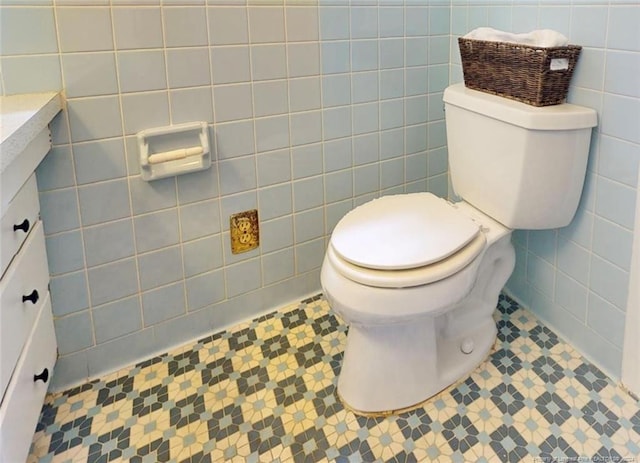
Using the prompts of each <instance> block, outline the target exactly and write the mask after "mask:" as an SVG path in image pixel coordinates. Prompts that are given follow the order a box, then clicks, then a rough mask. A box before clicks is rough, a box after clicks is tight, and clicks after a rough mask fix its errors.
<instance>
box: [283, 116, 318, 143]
mask: <svg viewBox="0 0 640 463" xmlns="http://www.w3.org/2000/svg"><path fill="white" fill-rule="evenodd" d="M289 123H290V126H291V145H292V146H298V145H307V144H309V143H316V142H319V141H320V140H321V139H322V114H321V112H320V111H310V112H304V113H297V114H291V115H290V116H289Z"/></svg>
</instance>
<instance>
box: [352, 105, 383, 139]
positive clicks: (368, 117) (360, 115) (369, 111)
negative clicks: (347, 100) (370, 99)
mask: <svg viewBox="0 0 640 463" xmlns="http://www.w3.org/2000/svg"><path fill="white" fill-rule="evenodd" d="M378 124H379V117H378V103H377V102H375V103H365V104H361V105H355V106H353V134H354V135H358V134H362V133H369V132H375V131H377V130H378V129H379V125H378Z"/></svg>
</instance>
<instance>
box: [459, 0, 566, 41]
mask: <svg viewBox="0 0 640 463" xmlns="http://www.w3.org/2000/svg"><path fill="white" fill-rule="evenodd" d="M537 23H538V11H537V7H534V6H516V7H514V8H513V11H512V13H511V31H512V32H518V33H525V32H529V31H532V30H535V28H536V27H537ZM475 27H478V25H473V26H472V25H471V23H469V30H472V29H474V28H475ZM572 43H573V42H572Z"/></svg>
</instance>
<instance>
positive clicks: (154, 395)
mask: <svg viewBox="0 0 640 463" xmlns="http://www.w3.org/2000/svg"><path fill="white" fill-rule="evenodd" d="M495 318H496V322H497V324H498V328H499V338H498V340H497V341H496V346H495V351H494V352H493V354H492V355H491V356H490V357H489V359H488V360H487V361H486V362H484V363H483V364H481V365H480V366H479V367H478V368H477V369H476V370H475V371H474V372H473V373H472V374H471V375H470V377H468V378H467V379H465V380H464V381H463V382H461V383H459V384H458V385H457V386H453V387H451V388H449V389H448V390H445V391H443V392H442V393H441V394H439V395H438V396H436V397H435V398H433V399H431V400H429V401H427V402H426V403H425V404H424V406H423V407H421V408H418V409H417V410H414V411H412V412H407V413H403V414H401V415H399V416H390V417H386V418H365V417H359V416H356V415H354V414H353V413H351V412H349V411H347V410H346V409H345V408H344V407H343V406H342V405H341V403H340V402H339V401H338V400H337V399H336V393H335V385H336V378H337V377H336V375H337V374H338V373H339V371H340V363H341V357H342V351H343V348H344V342H345V336H346V331H347V329H346V327H345V326H344V325H342V324H341V323H340V322H339V321H338V320H337V319H336V318H335V317H334V316H333V314H332V313H331V311H330V309H329V307H328V304H327V303H326V301H325V300H324V299H322V297H320V296H317V297H315V298H311V299H308V300H305V301H303V302H302V303H300V304H296V305H293V306H289V307H286V308H284V309H282V310H280V311H277V312H274V313H272V314H269V315H266V316H263V317H261V318H258V319H256V320H254V321H251V322H248V323H244V324H242V325H238V326H236V327H234V328H233V329H231V330H228V331H224V332H221V333H217V334H215V335H213V336H210V337H207V338H205V339H202V340H200V341H199V342H197V343H196V344H195V345H190V346H186V347H184V348H182V349H179V350H177V351H175V352H171V353H169V354H165V355H162V356H160V357H156V358H153V359H151V360H148V361H146V362H143V363H141V364H139V365H136V366H135V367H133V368H129V369H125V370H122V371H119V372H117V373H115V374H113V375H111V376H109V377H107V378H104V379H101V380H98V381H94V382H92V383H90V384H86V385H83V386H81V387H78V388H75V389H73V390H70V391H66V392H64V393H58V394H52V395H49V396H48V397H47V399H46V404H45V406H44V407H43V410H42V415H41V417H40V423H39V424H38V428H37V430H36V433H35V436H34V440H33V445H32V449H31V455H30V456H29V459H28V461H29V462H80V461H82V462H84V461H88V462H91V463H95V462H108V461H123V460H124V461H131V462H140V463H143V462H150V463H156V462H165V461H167V462H192V463H197V462H203V463H204V462H222V461H241V462H289V461H294V462H316V461H339V462H347V461H353V462H360V461H391V462H405V461H406V462H412V461H420V462H422V461H454V462H466V461H476V462H481V461H490V462H494V461H496V462H498V461H507V462H516V461H530V462H536V461H537V462H550V461H556V462H569V461H583V462H584V461H607V462H614V461H640V403H638V402H637V401H634V400H633V399H632V398H631V397H630V396H629V395H627V394H626V393H625V392H624V391H622V390H621V389H620V388H619V387H617V386H616V385H615V384H614V383H613V382H612V381H611V380H609V379H608V378H607V377H605V376H604V375H603V374H602V373H601V372H600V371H599V370H598V369H597V368H595V367H593V366H592V365H590V364H589V363H587V362H585V360H584V359H582V358H581V357H580V355H579V354H578V353H577V352H576V351H575V350H574V349H573V348H572V347H571V346H570V345H568V344H566V343H564V342H562V341H561V340H559V339H558V337H557V336H556V335H555V334H554V333H553V332H551V331H550V330H548V329H547V328H546V327H544V326H542V325H540V324H539V323H538V322H537V321H536V319H535V318H534V317H533V316H532V315H531V314H530V313H529V312H527V311H526V310H524V309H522V308H519V307H518V305H517V304H515V303H514V302H513V301H511V300H509V299H508V298H506V297H501V298H500V301H499V303H498V310H497V311H496V315H495Z"/></svg>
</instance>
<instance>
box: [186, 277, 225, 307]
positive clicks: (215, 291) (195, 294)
mask: <svg viewBox="0 0 640 463" xmlns="http://www.w3.org/2000/svg"><path fill="white" fill-rule="evenodd" d="M186 287H187V303H188V305H187V307H188V308H189V310H197V309H201V308H202V307H206V306H208V305H211V304H215V303H216V302H220V301H222V300H224V299H225V287H224V272H223V271H222V270H217V271H215V272H209V273H205V274H202V275H198V276H197V277H194V278H190V279H188V280H187V282H186Z"/></svg>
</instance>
